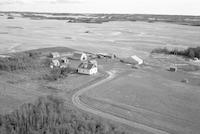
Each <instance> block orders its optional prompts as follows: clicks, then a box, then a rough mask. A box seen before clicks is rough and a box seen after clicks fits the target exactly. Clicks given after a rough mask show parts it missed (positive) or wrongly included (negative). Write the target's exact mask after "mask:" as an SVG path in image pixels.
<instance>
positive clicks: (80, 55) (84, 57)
mask: <svg viewBox="0 0 200 134" xmlns="http://www.w3.org/2000/svg"><path fill="white" fill-rule="evenodd" d="M72 59H74V60H80V61H86V60H87V59H88V58H87V54H86V53H83V52H74V54H73V56H72Z"/></svg>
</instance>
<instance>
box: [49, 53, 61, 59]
mask: <svg viewBox="0 0 200 134" xmlns="http://www.w3.org/2000/svg"><path fill="white" fill-rule="evenodd" d="M50 57H51V58H58V57H60V54H59V53H58V52H52V53H50Z"/></svg>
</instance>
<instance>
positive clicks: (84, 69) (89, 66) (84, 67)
mask: <svg viewBox="0 0 200 134" xmlns="http://www.w3.org/2000/svg"><path fill="white" fill-rule="evenodd" d="M97 72H98V68H97V64H93V63H91V62H84V63H81V64H80V65H79V67H78V73H80V74H87V75H92V74H96V73H97Z"/></svg>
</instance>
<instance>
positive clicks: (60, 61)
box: [50, 57, 69, 68]
mask: <svg viewBox="0 0 200 134" xmlns="http://www.w3.org/2000/svg"><path fill="white" fill-rule="evenodd" d="M68 65H69V60H68V59H67V58H66V57H58V58H53V59H52V60H51V64H50V68H54V67H60V68H66V67H68Z"/></svg>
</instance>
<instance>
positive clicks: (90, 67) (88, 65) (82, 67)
mask: <svg viewBox="0 0 200 134" xmlns="http://www.w3.org/2000/svg"><path fill="white" fill-rule="evenodd" d="M93 67H95V65H94V64H92V63H81V64H80V65H79V66H78V68H81V69H87V70H90V69H92V68H93Z"/></svg>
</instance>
